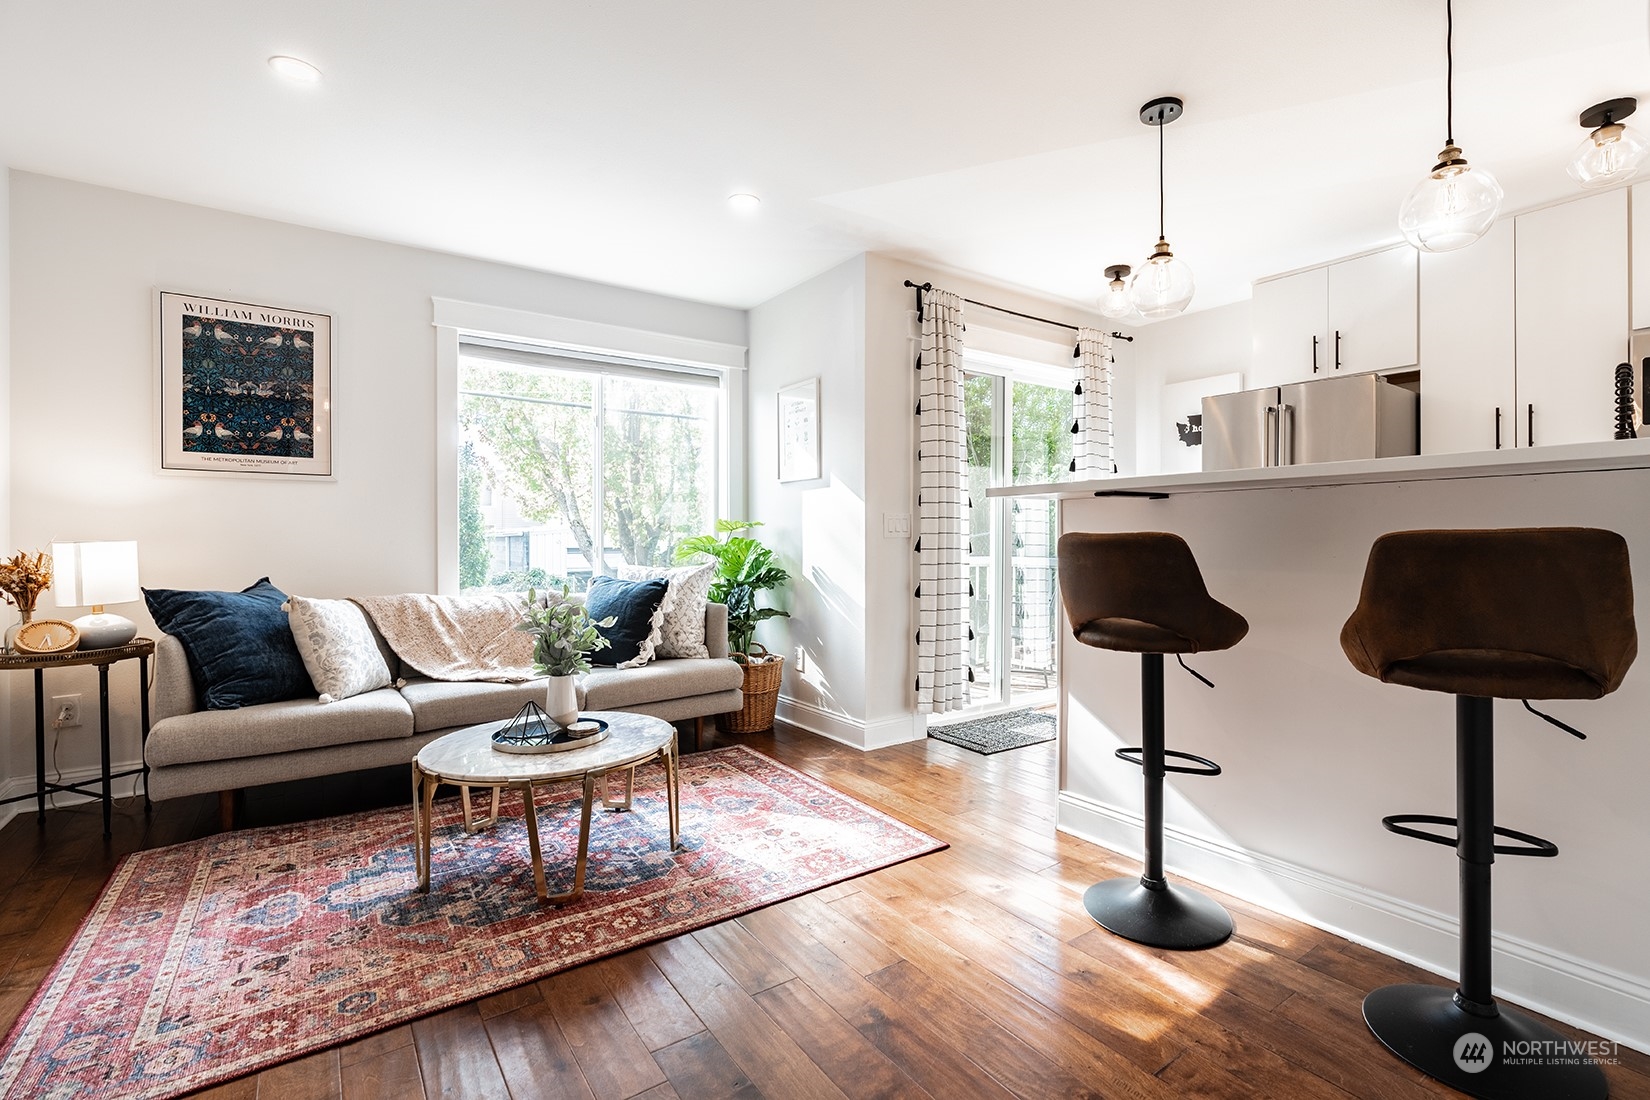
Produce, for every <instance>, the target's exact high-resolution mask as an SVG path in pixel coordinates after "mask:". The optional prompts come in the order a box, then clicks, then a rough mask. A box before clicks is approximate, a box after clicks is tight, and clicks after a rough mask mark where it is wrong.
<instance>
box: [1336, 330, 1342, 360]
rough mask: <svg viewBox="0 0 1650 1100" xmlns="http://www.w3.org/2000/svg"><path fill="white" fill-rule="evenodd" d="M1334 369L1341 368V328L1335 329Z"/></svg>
mask: <svg viewBox="0 0 1650 1100" xmlns="http://www.w3.org/2000/svg"><path fill="white" fill-rule="evenodd" d="M1335 369H1336V370H1340V369H1341V330H1340V329H1336V330H1335Z"/></svg>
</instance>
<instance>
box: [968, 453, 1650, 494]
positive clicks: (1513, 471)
mask: <svg viewBox="0 0 1650 1100" xmlns="http://www.w3.org/2000/svg"><path fill="white" fill-rule="evenodd" d="M1645 469H1650V438H1645V439H1619V440H1610V441H1608V442H1604V443H1572V444H1567V445H1565V446H1562V447H1516V448H1514V447H1508V448H1505V449H1503V450H1499V451H1473V452H1470V453H1466V454H1447V455H1404V456H1401V457H1398V458H1368V459H1359V460H1357V461H1353V462H1318V463H1313V464H1311V465H1305V466H1270V467H1265V468H1260V469H1247V470H1208V471H1199V472H1197V473H1187V474H1152V475H1148V476H1145V477H1111V478H1097V479H1094V480H1090V481H1059V482H1054V483H1052V484H1043V485H1015V486H1012V487H1007V488H1001V489H991V490H988V491H987V493H986V495H987V496H990V497H1086V496H1093V495H1095V494H1097V493H1098V494H1117V495H1125V494H1126V495H1130V496H1133V495H1137V494H1146V493H1169V494H1176V493H1221V492H1232V491H1236V490H1243V489H1295V488H1302V487H1306V486H1316V485H1378V484H1382V483H1386V482H1398V481H1447V480H1454V479H1459V478H1481V477H1516V476H1519V475H1523V474H1562V473H1585V472H1591V471H1600V470H1645Z"/></svg>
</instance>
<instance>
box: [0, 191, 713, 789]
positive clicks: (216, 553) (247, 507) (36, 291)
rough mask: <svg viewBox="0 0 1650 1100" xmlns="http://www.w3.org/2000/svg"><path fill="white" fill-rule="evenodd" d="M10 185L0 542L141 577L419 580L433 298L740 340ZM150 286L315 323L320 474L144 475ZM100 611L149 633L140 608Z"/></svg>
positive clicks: (521, 280) (233, 222) (151, 397)
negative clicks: (328, 375)
mask: <svg viewBox="0 0 1650 1100" xmlns="http://www.w3.org/2000/svg"><path fill="white" fill-rule="evenodd" d="M11 191H12V194H11V248H10V253H11V272H12V296H11V304H12V311H13V317H14V319H15V320H16V321H17V322H18V323H17V324H15V326H14V328H13V334H12V341H11V351H12V361H13V363H14V365H15V369H14V371H13V373H12V379H11V387H10V393H11V398H12V405H11V408H12V413H11V416H10V418H9V419H10V427H11V431H12V436H13V438H12V443H13V454H14V455H15V456H16V463H15V476H14V477H12V478H11V479H9V480H7V481H6V482H5V483H6V484H9V485H10V486H11V494H12V500H11V506H12V525H11V540H10V541H8V542H7V543H6V544H5V545H6V546H8V547H9V546H11V545H13V544H14V543H15V544H16V545H21V546H27V547H35V546H45V545H46V544H48V543H50V542H51V541H52V540H53V539H99V538H135V539H137V540H138V545H139V552H140V556H141V569H142V579H143V583H144V584H145V585H146V586H148V587H155V588H224V589H239V588H242V587H245V586H246V585H248V584H250V583H252V582H253V581H255V580H257V579H258V578H259V577H261V576H264V575H268V576H269V577H270V578H271V579H272V580H273V581H274V582H275V583H276V584H277V585H279V586H281V587H282V588H283V589H285V590H287V591H292V592H299V593H303V594H306V595H313V596H343V595H361V594H372V593H387V592H399V591H431V590H433V589H434V587H435V585H436V583H437V577H436V551H437V541H438V539H439V538H442V537H445V536H443V535H442V533H440V532H438V531H437V529H436V520H435V499H436V485H435V469H436V458H437V456H436V451H435V447H436V445H435V442H434V433H435V427H436V425H435V415H436V413H435V408H436V405H435V401H436V394H435V382H434V378H435V364H434V358H435V330H434V328H433V327H432V325H431V298H432V297H446V298H453V299H458V300H462V301H468V302H477V303H485V304H488V305H495V306H501V307H509V308H514V309H520V310H526V311H531V312H536V313H544V314H555V315H559V316H563V317H572V318H580V319H585V320H590V321H598V322H604V323H608V324H614V325H623V326H629V327H633V328H640V329H648V330H653V331H657V332H662V333H670V334H674V335H679V336H688V337H695V338H699V339H705V340H713V341H718V342H721V343H728V344H744V343H745V314H744V312H743V311H740V310H733V309H726V308H722V307H718V306H710V305H704V304H700V303H694V302H686V301H681V300H677V299H672V298H664V297H660V296H657V295H652V294H645V293H641V292H638V291H632V290H625V289H621V288H617V287H612V286H605V285H601V284H597V283H589V282H584V281H581V280H577V279H569V278H564V277H560V276H555V275H548V274H543V273H539V272H532V271H527V270H524V269H520V268H513V267H507V266H504V265H501V264H492V263H485V262H481V261H476V260H469V259H464V258H461V257H456V256H450V255H445V254H441V253H436V252H427V251H422V250H419V249H414V248H407V247H403V246H400V245H392V244H385V243H382V242H377V241H369V240H365V239H362V238H359V237H350V236H344V235H341V234H336V233H327V232H322V231H319V230H314V229H305V228H300V227H296V226H292V225H286V224H283V223H280V222H274V221H267V220H264V219H260V218H251V217H244V216H241V215H236V214H228V213H223V212H221V211H216V210H208V209H204V208H201V207H196V206H188V205H184V204H181V203H174V202H167V201H162V200H159V199H153V198H147V197H143V196H139V195H133V194H129V193H125V192H120V191H112V190H107V189H103V188H98V187H91V186H87V185H83V184H77V183H71V182H67V181H64V180H59V179H52V178H49V177H43V176H37V175H29V174H25V173H17V174H14V175H13V176H12V177H11ZM156 288H164V289H175V290H188V291H194V292H198V293H209V294H215V295H219V296H223V297H227V298H234V299H241V300H246V301H254V302H268V303H270V304H272V305H287V306H295V307H301V308H308V309H314V310H319V311H323V312H327V313H330V314H332V316H333V319H334V333H335V336H334V339H335V356H334V378H333V401H334V428H335V447H334V466H335V471H336V474H337V477H336V479H335V480H333V481H329V482H320V483H317V482H309V481H305V482H288V481H283V480H279V479H246V478H236V477H225V476H213V475H188V474H163V473H160V472H159V471H158V470H157V468H156V467H157V458H156V456H157V442H156V434H155V433H156V428H155V424H156V399H155V362H154V352H153V347H154V302H153V297H152V295H153V292H154V290H155V289H156ZM738 460H739V459H738V458H736V461H738ZM449 534H450V533H449ZM452 537H456V536H452ZM43 604H44V601H43ZM119 610H120V611H121V612H122V613H123V614H126V615H129V616H130V617H131V618H133V619H134V620H136V621H138V622H139V624H140V626H141V627H142V628H143V629H145V630H148V629H150V628H151V626H152V624H151V623H150V621H149V619H148V618H147V616H146V615H145V614H144V609H143V607H142V605H141V604H140V605H133V606H130V607H123V608H120V609H119ZM75 613H76V614H79V613H80V612H79V611H76V612H75ZM76 672H82V673H84V675H80V676H78V677H77V676H76V675H75V673H76ZM134 675H135V673H134V672H133V671H131V670H130V666H123V667H122V668H120V669H117V670H116V672H115V674H114V676H113V677H112V679H114V680H116V681H117V683H116V684H115V686H114V690H113V694H114V695H115V696H116V697H117V699H118V700H119V701H120V704H121V709H120V712H119V714H118V715H117V724H116V728H115V732H116V742H115V752H114V755H115V758H116V759H117V760H136V759H137V758H138V735H137V721H136V718H135V716H134V715H135V708H134V707H132V706H130V705H128V702H129V701H130V700H132V699H134V698H135V693H134V692H133V691H132V686H131V678H132V677H133V676H134ZM52 680H53V681H55V682H54V683H53V684H50V685H48V689H49V690H51V691H53V692H57V691H58V690H60V687H59V685H61V687H62V689H63V690H90V691H95V676H93V675H92V674H91V673H90V672H89V671H87V670H64V671H63V672H62V673H60V674H57V675H54V676H53V677H52ZM71 684H74V685H78V686H75V687H70V686H69V685H71ZM14 694H15V696H16V703H15V706H14V708H13V711H12V712H11V717H12V719H13V721H12V723H11V729H10V731H9V733H8V736H7V738H6V740H7V743H8V744H10V745H11V746H12V747H13V761H14V763H13V766H12V768H11V769H10V770H11V773H12V774H16V773H17V772H18V771H27V770H29V768H30V767H31V766H32V750H31V749H30V748H29V747H27V741H28V738H29V733H30V728H31V722H32V719H31V718H29V717H28V716H27V715H25V714H24V713H23V709H22V708H23V702H24V697H25V695H26V693H25V692H22V691H18V692H16V693H14ZM96 741H97V738H96V732H95V728H94V727H93V726H92V725H91V724H90V723H88V725H87V727H86V728H85V729H82V730H78V731H71V733H70V734H66V735H65V736H64V738H63V741H62V747H61V752H60V753H59V758H58V759H59V763H60V764H61V765H62V766H63V767H64V768H65V769H71V768H74V767H77V766H82V765H89V764H91V763H93V762H94V761H95V758H96V757H95V745H96Z"/></svg>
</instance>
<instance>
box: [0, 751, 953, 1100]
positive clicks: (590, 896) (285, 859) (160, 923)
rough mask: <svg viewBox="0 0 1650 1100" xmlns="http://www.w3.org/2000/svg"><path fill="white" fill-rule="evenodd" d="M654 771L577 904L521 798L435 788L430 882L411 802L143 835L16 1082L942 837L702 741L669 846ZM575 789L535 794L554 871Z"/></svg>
mask: <svg viewBox="0 0 1650 1100" xmlns="http://www.w3.org/2000/svg"><path fill="white" fill-rule="evenodd" d="M636 780H637V786H636V795H635V800H634V806H635V809H634V810H633V811H632V812H630V813H598V814H597V815H596V819H595V820H594V821H592V823H591V835H590V862H589V870H588V873H587V876H586V879H585V883H586V886H585V891H586V892H585V894H584V896H583V897H581V898H580V899H579V900H578V901H576V902H573V903H572V904H570V905H567V906H565V907H564V908H561V909H555V908H551V907H549V906H547V905H544V904H542V903H540V902H539V900H538V897H537V895H536V893H535V892H534V888H533V873H532V867H531V865H530V863H529V861H528V848H527V838H526V834H525V831H524V829H523V826H522V821H521V813H520V811H521V805H520V800H519V798H518V797H516V796H514V795H512V794H506V796H505V799H504V802H503V808H504V814H505V817H504V819H503V820H502V821H501V822H500V823H499V824H497V825H495V826H493V827H491V828H488V829H485V830H483V831H481V832H478V833H475V834H466V833H465V832H464V827H463V815H462V811H461V810H460V808H459V806H458V804H457V799H451V800H446V801H444V802H442V803H438V804H437V816H436V819H435V839H434V847H433V854H432V861H431V866H432V876H431V882H430V893H428V894H420V893H417V892H416V891H415V889H414V885H415V876H414V871H413V846H412V810H411V807H410V804H409V806H408V807H407V808H405V809H385V810H374V811H371V812H368V813H360V814H352V815H350V816H347V817H337V818H329V819H327V820H324V821H314V822H307V823H304V824H300V825H283V826H275V827H271V828H265V829H251V830H246V831H243V832H235V833H225V834H221V835H218V836H213V837H207V838H205V839H203V840H196V841H190V842H189V843H186V844H179V845H176V846H174V847H170V848H160V849H156V850H153V851H146V852H136V853H133V854H132V855H129V856H127V857H126V858H125V859H124V860H123V861H122V862H121V863H120V865H119V866H118V867H117V868H116V870H115V873H114V874H113V876H111V878H110V880H109V884H108V885H107V886H106V887H105V888H104V891H103V894H102V896H101V897H100V898H99V899H98V901H97V904H96V905H95V906H94V907H93V908H92V911H91V913H90V915H88V916H87V918H86V921H85V923H84V924H82V925H81V928H80V930H79V932H77V933H76V934H75V937H74V939H73V941H72V942H71V943H70V944H69V947H68V949H67V951H66V952H65V953H64V955H63V957H62V959H60V960H59V961H58V964H57V967H56V969H55V970H53V972H52V973H51V975H50V977H48V978H47V979H46V981H45V983H44V984H43V985H42V986H41V987H40V990H39V991H38V992H37V993H36V994H35V995H34V999H33V1000H32V1001H30V1003H29V1005H28V1007H27V1008H25V1009H24V1010H23V1013H22V1015H21V1016H20V1017H19V1018H18V1022H17V1024H16V1026H14V1027H13V1029H12V1032H11V1034H10V1035H9V1036H8V1037H7V1039H6V1044H5V1048H4V1054H3V1060H0V1095H5V1096H51V1097H71V1096H72V1097H76V1098H94V1097H110V1098H112V1097H121V1098H122V1100H136V1098H140V1097H151V1098H152V1097H169V1096H177V1095H179V1094H181V1093H185V1092H189V1091H190V1090H193V1089H198V1088H201V1087H203V1086H205V1085H209V1084H213V1083H216V1082H219V1081H223V1080H226V1079H228V1078H231V1077H236V1076H239V1075H241V1074H244V1073H249V1072H251V1071H253V1070H257V1069H262V1068H264V1067H266V1066H270V1065H273V1064H275V1063H277V1062H281V1061H285V1060H287V1059H289V1058H294V1057H297V1056H298V1055H301V1054H308V1053H310V1052H312V1051H316V1050H320V1049H322V1048H324V1047H328V1046H331V1045H334V1044H336V1043H341V1042H344V1041H346V1040H349V1039H354V1038H357V1037H359V1036H362V1035H365V1034H368V1033H369V1032H374V1031H378V1030H381V1029H383V1028H387V1027H393V1026H395V1025H397V1024H401V1023H405V1022H406V1021H408V1020H411V1019H413V1018H415V1017H418V1016H423V1015H425V1014H427V1013H431V1012H435V1011H438V1010H440V1009H443V1008H448V1007H451V1006H452V1005H455V1004H462V1003H464V1002H467V1001H472V1000H475V999H477V998H480V997H484V996H487V995H488V994H491V993H496V992H498V991H500V990H503V989H508V988H510V987H512V986H516V985H521V984H522V983H525V982H529V981H533V980H535V979H537V978H542V977H544V976H545V975H547V974H552V973H554V972H556V971H558V970H564V969H566V968H568V967H571V966H575V965H577V964H579V963H582V962H588V961H589V960H591V959H595V958H599V957H601V956H604V955H611V954H615V953H617V952H620V951H625V950H627V949H629V948H632V947H637V946H639V945H641V944H645V943H650V942H652V941H654V940H659V939H664V938H666V937H669V936H674V935H678V934H680V933H683V932H688V931H691V930H692V929H695V928H700V927H703V926H704V925H707V924H712V923H714V922H716V921H720V920H726V919H728V918H729V917H734V916H737V915H739V914H741V913H745V912H749V911H750V910H752V909H756V908H758V907H760V906H763V905H768V904H771V903H773V902H776V901H781V900H783V899H785V898H789V897H795V896H796V895H798V894H803V893H807V892H808V891H810V890H815V889H818V888H819V887H822V886H827V885H830V884H831V883H835V882H841V881H842V880H844V879H848V878H852V877H854V876H856V875H861V874H864V873H865V872H867V871H873V870H876V869H877V868H879V867H887V866H889V865H890V864H894V863H899V862H901V861H902V860H907V859H910V858H912V857H913V856H919V855H923V854H925V853H928V852H934V851H938V850H939V849H941V848H944V847H945V845H944V844H943V843H941V842H940V841H937V840H935V839H934V838H933V837H931V836H928V835H927V834H926V833H922V832H919V831H917V830H916V829H913V828H911V827H910V826H907V825H905V824H903V823H901V822H899V821H896V820H894V819H893V818H891V817H889V816H887V815H886V814H883V813H880V812H878V811H876V810H874V809H872V808H871V807H869V806H866V805H864V804H862V803H860V802H857V801H855V800H854V799H852V798H849V797H847V796H846V795H843V794H839V793H838V792H836V791H834V790H832V789H831V788H830V787H827V786H825V785H824V784H823V783H820V782H819V781H817V780H814V779H811V778H809V777H808V776H805V775H802V774H801V773H799V772H796V771H793V770H792V769H790V768H787V767H785V766H784V765H782V764H779V763H777V762H776V761H774V760H771V759H769V758H768V757H766V756H763V755H762V754H760V753H757V752H754V751H752V750H750V749H747V748H744V747H741V746H734V747H730V748H724V749H718V750H716V751H714V752H707V753H698V754H695V755H692V756H688V757H684V758H683V760H682V770H681V792H682V842H683V848H682V849H681V850H680V851H677V852H676V853H674V854H673V853H672V852H671V851H670V839H669V822H668V818H667V811H666V804H665V797H664V772H663V769H662V767H661V766H659V765H652V766H650V767H647V768H642V769H640V770H639V771H638V772H637V777H636ZM579 790H580V789H579V786H578V784H576V783H567V784H560V785H557V786H554V787H549V788H543V789H540V790H539V791H538V792H537V799H536V804H537V806H538V807H539V809H538V815H539V828H540V831H541V835H542V837H543V841H544V861H545V865H546V867H545V870H546V872H547V874H548V875H549V876H550V880H551V881H550V886H551V889H552V891H554V890H556V889H561V888H565V886H566V885H567V884H569V883H571V880H572V863H573V854H574V852H575V851H576V850H577V849H576V844H577V837H578V804H579ZM481 801H482V803H483V805H484V804H485V802H486V795H485V793H482V794H481ZM558 884H559V885H558Z"/></svg>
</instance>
